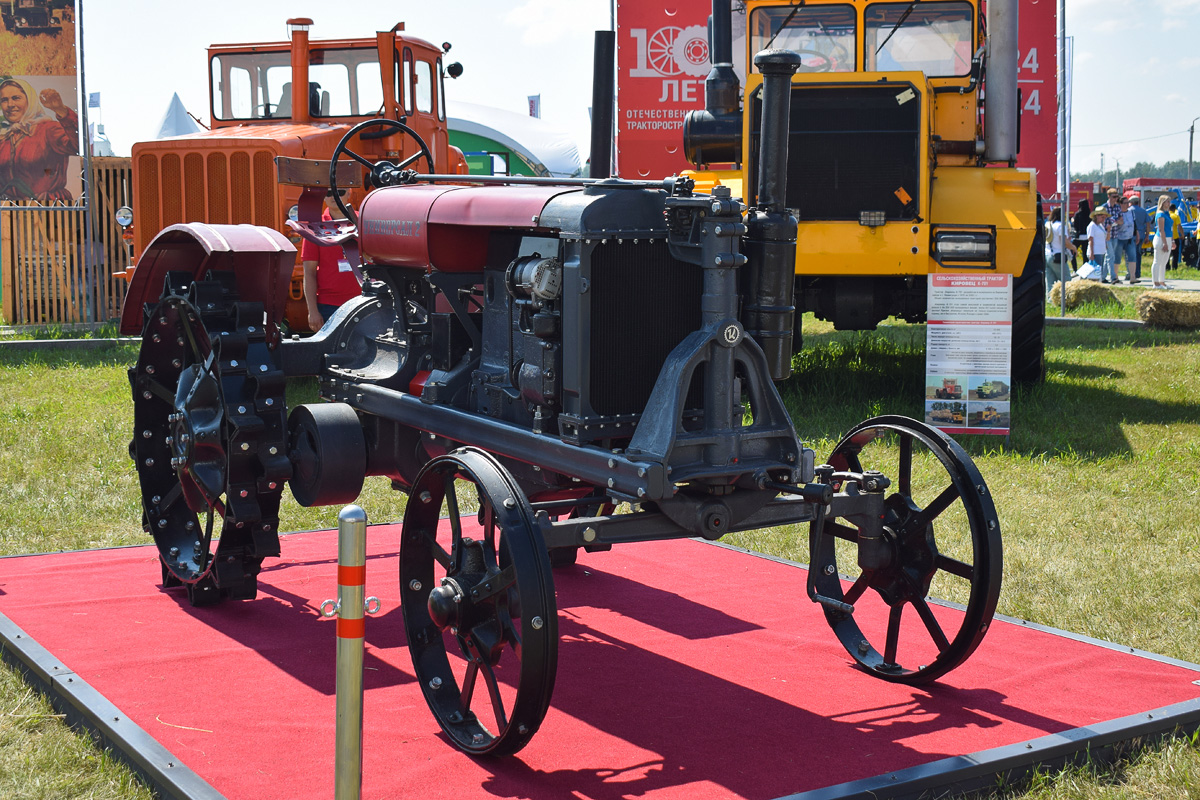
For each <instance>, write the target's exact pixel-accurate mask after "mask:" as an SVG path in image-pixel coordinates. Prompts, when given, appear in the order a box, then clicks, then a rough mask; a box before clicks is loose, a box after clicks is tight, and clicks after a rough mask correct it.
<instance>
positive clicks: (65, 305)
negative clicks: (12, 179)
mask: <svg viewBox="0 0 1200 800" xmlns="http://www.w3.org/2000/svg"><path fill="white" fill-rule="evenodd" d="M130 164H131V162H130V159H128V158H93V159H92V176H91V178H92V179H91V181H90V183H89V188H90V191H91V198H92V204H91V215H92V218H91V239H90V241H89V238H88V231H87V214H88V212H86V211H80V210H74V209H64V208H54V207H46V208H15V207H13V206H12V205H11V204H9V203H4V204H3V205H2V206H0V271H2V275H0V278H2V284H0V301H2V303H3V321H4V322H5V323H6V324H9V325H53V324H57V323H78V322H84V323H96V322H104V321H106V320H109V319H113V318H114V317H117V316H119V315H120V313H121V303H122V301H124V299H125V288H126V286H125V280H124V279H123V278H114V277H112V273H114V272H118V271H120V270H123V269H125V267H126V265H127V264H128V263H129V260H130V255H129V248H128V247H127V246H126V244H125V242H124V241H123V240H122V238H121V226H120V225H118V224H117V221H116V217H115V214H116V211H117V209H118V208H120V207H121V206H123V205H132V203H133V188H132V181H131V167H130Z"/></svg>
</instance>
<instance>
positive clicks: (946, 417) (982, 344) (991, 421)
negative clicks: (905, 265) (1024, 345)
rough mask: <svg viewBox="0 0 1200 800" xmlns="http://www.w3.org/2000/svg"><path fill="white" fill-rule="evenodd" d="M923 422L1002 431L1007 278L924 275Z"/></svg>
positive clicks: (1008, 394) (1007, 394)
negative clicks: (926, 287)
mask: <svg viewBox="0 0 1200 800" xmlns="http://www.w3.org/2000/svg"><path fill="white" fill-rule="evenodd" d="M927 321H928V324H927V326H926V334H925V421H926V422H928V423H929V424H930V425H933V426H935V427H938V428H941V429H942V430H944V431H946V432H947V433H990V434H1002V435H1007V434H1008V432H1009V427H1010V425H1011V414H1010V406H1011V401H1012V386H1011V370H1012V276H1011V275H977V274H957V273H955V274H950V273H941V274H937V275H930V276H929V296H928V314H927Z"/></svg>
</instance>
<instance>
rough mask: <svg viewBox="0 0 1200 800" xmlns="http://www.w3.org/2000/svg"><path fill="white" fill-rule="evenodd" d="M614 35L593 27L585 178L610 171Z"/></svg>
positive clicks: (605, 175) (610, 172)
mask: <svg viewBox="0 0 1200 800" xmlns="http://www.w3.org/2000/svg"><path fill="white" fill-rule="evenodd" d="M616 51H617V35H616V34H615V33H613V32H612V31H596V45H595V51H594V54H593V59H594V61H593V62H592V152H591V155H590V156H589V157H590V158H591V162H592V163H591V166H590V167H589V169H588V177H589V178H608V177H610V176H611V175H612V140H613V95H614V92H615V89H614V87H615V85H616V79H615V77H614V76H613V62H614V60H615V58H616V55H615V54H616Z"/></svg>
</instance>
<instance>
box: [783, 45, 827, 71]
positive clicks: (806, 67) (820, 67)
mask: <svg viewBox="0 0 1200 800" xmlns="http://www.w3.org/2000/svg"><path fill="white" fill-rule="evenodd" d="M792 52H795V53H799V54H800V55H801V56H809V57H815V58H816V59H817V61H816V63H815V64H813V63H806V62H805V61H804V60H803V59H801V62H800V68H799V69H798V70H796V71H797V72H832V71H833V59H831V58H830V57H829V56H827V55H825V54H824V53H822V52H819V51H817V50H794V51H792Z"/></svg>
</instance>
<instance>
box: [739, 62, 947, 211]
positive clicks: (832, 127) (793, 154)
mask: <svg viewBox="0 0 1200 800" xmlns="http://www.w3.org/2000/svg"><path fill="white" fill-rule="evenodd" d="M922 101H923V96H922V95H921V93H920V92H919V91H917V89H916V88H914V87H913V86H912V84H909V83H887V84H873V85H870V86H853V85H851V86H847V85H845V84H839V85H827V86H811V85H798V86H794V87H793V89H792V107H791V125H790V131H791V133H790V136H789V140H788V167H787V205H788V207H789V208H793V209H797V210H798V211H799V214H798V216H799V218H800V220H801V221H804V220H849V221H855V222H857V221H858V219H859V213H860V212H862V211H883V212H884V213H885V214H886V217H887V219H889V220H908V219H912V218H914V217H915V216H917V209H918V208H919V202H920V195H921V192H922V187H921V183H920V179H921V162H920V154H921V151H920V141H921V120H922V114H921V104H922ZM754 114H755V117H754V120H753V122H752V123H751V126H750V129H751V130H752V131H756V130H758V129H759V127H760V125H761V121H762V102H761V100H760V99H756V100H755V103H754ZM751 147H752V158H753V160H754V165H753V169H752V170H751V171H750V174H751V175H756V174H757V169H758V168H757V160H758V137H757V134H755V135H754V138H753V140H752V143H751Z"/></svg>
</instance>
